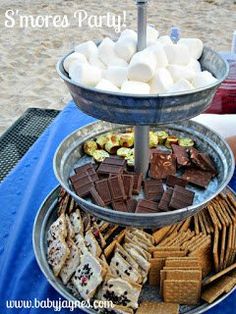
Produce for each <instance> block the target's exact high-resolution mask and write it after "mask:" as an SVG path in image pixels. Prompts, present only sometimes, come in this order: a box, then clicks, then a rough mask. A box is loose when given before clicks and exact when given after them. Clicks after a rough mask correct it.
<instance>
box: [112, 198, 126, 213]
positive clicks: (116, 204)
mask: <svg viewBox="0 0 236 314" xmlns="http://www.w3.org/2000/svg"><path fill="white" fill-rule="evenodd" d="M112 208H113V209H114V210H116V211H120V212H127V211H128V208H127V205H126V203H125V201H123V200H121V201H113V202H112Z"/></svg>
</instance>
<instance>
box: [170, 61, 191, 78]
mask: <svg viewBox="0 0 236 314" xmlns="http://www.w3.org/2000/svg"><path fill="white" fill-rule="evenodd" d="M168 70H169V71H170V74H171V76H172V78H173V80H174V82H178V81H179V80H181V79H186V80H189V81H191V80H192V79H193V78H194V76H195V75H196V73H195V72H194V71H193V70H192V69H191V68H190V67H188V66H182V65H176V64H171V65H169V66H168Z"/></svg>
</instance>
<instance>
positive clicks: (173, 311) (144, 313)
mask: <svg viewBox="0 0 236 314" xmlns="http://www.w3.org/2000/svg"><path fill="white" fill-rule="evenodd" d="M153 313H155V314H164V313H165V314H178V313H179V304H175V303H165V302H161V303H159V302H153V301H143V302H142V303H141V304H140V305H139V307H138V309H137V312H136V314H153Z"/></svg>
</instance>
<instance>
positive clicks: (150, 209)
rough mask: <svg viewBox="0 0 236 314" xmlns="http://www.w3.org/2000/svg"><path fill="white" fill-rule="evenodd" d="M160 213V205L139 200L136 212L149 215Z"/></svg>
mask: <svg viewBox="0 0 236 314" xmlns="http://www.w3.org/2000/svg"><path fill="white" fill-rule="evenodd" d="M159 211H160V210H159V209H158V204H157V203H156V202H153V201H148V200H139V201H138V204H137V207H136V211H135V212H136V213H143V214H149V213H158V212H159Z"/></svg>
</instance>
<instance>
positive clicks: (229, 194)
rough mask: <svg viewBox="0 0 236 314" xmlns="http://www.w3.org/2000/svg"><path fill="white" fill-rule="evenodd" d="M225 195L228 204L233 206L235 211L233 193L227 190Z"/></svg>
mask: <svg viewBox="0 0 236 314" xmlns="http://www.w3.org/2000/svg"><path fill="white" fill-rule="evenodd" d="M226 197H227V199H228V200H229V202H230V204H231V205H232V206H233V208H235V211H236V200H235V197H234V196H233V194H232V193H229V192H228V193H227V194H226Z"/></svg>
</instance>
